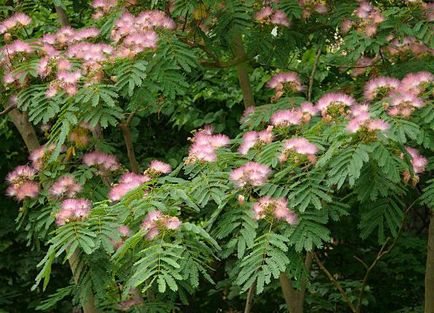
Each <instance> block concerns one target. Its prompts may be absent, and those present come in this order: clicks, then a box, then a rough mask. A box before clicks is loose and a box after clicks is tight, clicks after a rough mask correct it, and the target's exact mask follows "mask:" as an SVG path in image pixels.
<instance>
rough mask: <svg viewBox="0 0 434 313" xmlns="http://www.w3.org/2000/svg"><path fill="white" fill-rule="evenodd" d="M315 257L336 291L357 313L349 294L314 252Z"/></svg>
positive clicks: (355, 312)
mask: <svg viewBox="0 0 434 313" xmlns="http://www.w3.org/2000/svg"><path fill="white" fill-rule="evenodd" d="M312 254H313V257H314V259H315V262H316V263H317V264H318V266H319V268H320V269H321V270H322V271H323V272H324V274H325V275H326V276H327V278H328V279H329V280H330V281H331V282H332V283H333V285H335V287H336V289H338V291H339V293H340V294H341V296H342V298H343V299H344V301H345V303H346V304H347V305H348V307H349V308H350V309H351V312H353V313H357V311H356V308H355V307H354V305H353V304H352V303H351V301H350V299H349V298H348V295H347V293H346V292H345V290H344V289H343V288H342V286H341V284H339V282H338V281H337V280H336V279H335V278H334V277H333V275H332V274H330V272H329V271H328V270H327V269H326V268H325V266H324V264H323V263H322V262H321V261H320V259H319V258H318V255H317V254H316V253H315V252H313V253H312Z"/></svg>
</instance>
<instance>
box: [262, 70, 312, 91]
mask: <svg viewBox="0 0 434 313" xmlns="http://www.w3.org/2000/svg"><path fill="white" fill-rule="evenodd" d="M267 87H268V88H271V89H275V90H276V91H281V90H283V88H285V87H287V88H289V89H291V90H293V91H302V90H303V89H304V87H303V86H302V84H301V80H300V77H299V76H298V74H297V73H295V72H283V73H279V74H276V75H274V76H273V77H272V78H271V79H270V80H269V82H268V83H267Z"/></svg>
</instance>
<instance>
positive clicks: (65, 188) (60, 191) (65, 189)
mask: <svg viewBox="0 0 434 313" xmlns="http://www.w3.org/2000/svg"><path fill="white" fill-rule="evenodd" d="M81 189H82V187H81V185H80V184H78V183H77V182H76V181H75V180H74V178H73V177H72V176H69V175H65V176H62V177H60V178H59V179H57V180H56V182H55V183H54V184H53V186H51V188H50V190H49V193H50V194H51V195H52V196H55V197H68V198H73V197H75V196H76V195H77V193H79V192H80V191H81Z"/></svg>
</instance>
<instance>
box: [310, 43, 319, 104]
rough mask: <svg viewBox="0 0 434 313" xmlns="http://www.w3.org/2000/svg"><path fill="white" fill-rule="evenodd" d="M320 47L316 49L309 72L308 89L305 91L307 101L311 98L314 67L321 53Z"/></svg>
mask: <svg viewBox="0 0 434 313" xmlns="http://www.w3.org/2000/svg"><path fill="white" fill-rule="evenodd" d="M321 48H322V47H319V48H318V51H317V52H316V55H315V60H314V62H313V68H312V73H310V77H309V89H308V91H307V101H311V99H312V87H313V80H314V77H315V72H316V68H317V66H318V62H319V57H320V55H321Z"/></svg>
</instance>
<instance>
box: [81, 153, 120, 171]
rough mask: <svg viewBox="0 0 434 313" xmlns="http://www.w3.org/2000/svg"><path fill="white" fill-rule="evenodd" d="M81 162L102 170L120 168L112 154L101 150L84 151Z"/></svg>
mask: <svg viewBox="0 0 434 313" xmlns="http://www.w3.org/2000/svg"><path fill="white" fill-rule="evenodd" d="M83 163H84V164H86V165H87V166H95V167H97V168H98V169H99V170H100V171H102V172H104V171H116V170H118V169H119V168H120V164H119V162H118V160H117V158H116V157H115V156H114V155H111V154H107V153H104V152H101V151H93V152H89V153H86V154H85V155H84V156H83Z"/></svg>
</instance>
